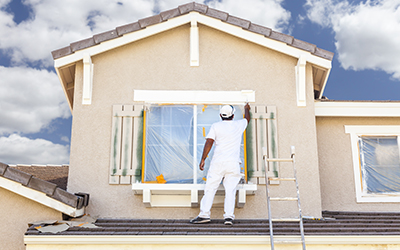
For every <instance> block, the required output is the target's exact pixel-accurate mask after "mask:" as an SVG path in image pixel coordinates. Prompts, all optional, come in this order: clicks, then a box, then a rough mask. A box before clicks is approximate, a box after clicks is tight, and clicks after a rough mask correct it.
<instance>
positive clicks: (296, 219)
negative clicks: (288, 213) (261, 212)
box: [272, 218, 300, 221]
mask: <svg viewBox="0 0 400 250" xmlns="http://www.w3.org/2000/svg"><path fill="white" fill-rule="evenodd" d="M272 221H300V219H299V218H276V219H272Z"/></svg>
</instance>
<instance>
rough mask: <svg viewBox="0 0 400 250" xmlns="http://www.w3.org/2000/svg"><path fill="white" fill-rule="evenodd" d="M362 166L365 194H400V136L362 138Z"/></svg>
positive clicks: (360, 142) (360, 146) (360, 145)
mask: <svg viewBox="0 0 400 250" xmlns="http://www.w3.org/2000/svg"><path fill="white" fill-rule="evenodd" d="M359 150H360V165H361V174H362V180H363V183H362V186H363V192H364V193H367V194H391V193H399V194H400V158H399V137H398V136H360V137H359Z"/></svg>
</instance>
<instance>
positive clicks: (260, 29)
mask: <svg viewBox="0 0 400 250" xmlns="http://www.w3.org/2000/svg"><path fill="white" fill-rule="evenodd" d="M249 31H252V32H255V33H258V34H261V35H264V36H266V37H269V36H270V34H271V31H272V30H271V29H270V28H267V27H264V26H261V25H258V24H254V23H251V24H250V27H249Z"/></svg>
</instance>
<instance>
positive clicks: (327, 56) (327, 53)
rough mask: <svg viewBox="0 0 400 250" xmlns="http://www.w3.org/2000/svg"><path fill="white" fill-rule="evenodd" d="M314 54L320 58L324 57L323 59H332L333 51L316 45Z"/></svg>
mask: <svg viewBox="0 0 400 250" xmlns="http://www.w3.org/2000/svg"><path fill="white" fill-rule="evenodd" d="M314 55H316V56H320V57H322V58H325V59H328V60H331V61H332V59H333V55H334V53H333V52H330V51H327V50H324V49H320V48H318V47H317V48H315V52H314Z"/></svg>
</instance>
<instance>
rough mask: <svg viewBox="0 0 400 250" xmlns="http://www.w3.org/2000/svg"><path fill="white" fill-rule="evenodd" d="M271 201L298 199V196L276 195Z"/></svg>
mask: <svg viewBox="0 0 400 250" xmlns="http://www.w3.org/2000/svg"><path fill="white" fill-rule="evenodd" d="M270 200H271V201H297V197H274V198H270Z"/></svg>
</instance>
